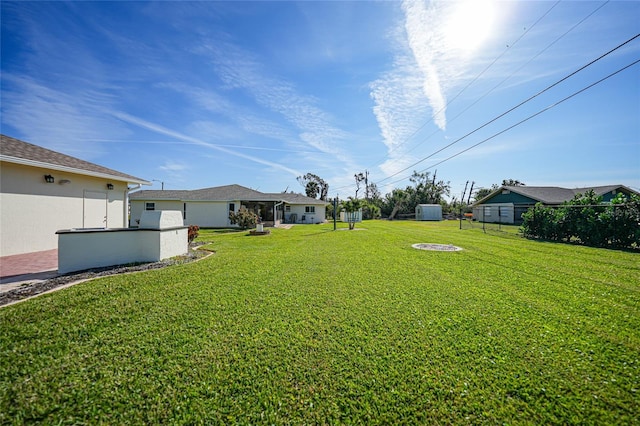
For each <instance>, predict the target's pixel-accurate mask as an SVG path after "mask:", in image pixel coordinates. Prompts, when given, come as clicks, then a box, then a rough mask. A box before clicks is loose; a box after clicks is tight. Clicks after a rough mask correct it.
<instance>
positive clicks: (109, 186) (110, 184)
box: [107, 183, 113, 191]
mask: <svg viewBox="0 0 640 426" xmlns="http://www.w3.org/2000/svg"><path fill="white" fill-rule="evenodd" d="M107 189H108V190H109V191H111V190H112V189H113V184H112V183H108V184H107Z"/></svg>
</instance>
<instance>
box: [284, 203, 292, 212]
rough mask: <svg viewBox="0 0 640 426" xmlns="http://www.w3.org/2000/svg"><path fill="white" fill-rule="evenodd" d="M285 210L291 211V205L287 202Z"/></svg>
mask: <svg viewBox="0 0 640 426" xmlns="http://www.w3.org/2000/svg"><path fill="white" fill-rule="evenodd" d="M284 211H285V212H290V211H291V206H290V205H289V204H287V205H286V206H284Z"/></svg>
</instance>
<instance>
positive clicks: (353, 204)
mask: <svg viewBox="0 0 640 426" xmlns="http://www.w3.org/2000/svg"><path fill="white" fill-rule="evenodd" d="M363 205H364V203H363V202H362V200H359V199H357V198H353V197H349V200H347V201H343V202H342V209H343V210H344V211H345V212H346V213H347V214H346V215H345V216H346V217H347V223H349V229H353V228H355V227H356V213H357V212H358V211H360V209H361V208H362V206H363Z"/></svg>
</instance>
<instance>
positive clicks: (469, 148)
mask: <svg viewBox="0 0 640 426" xmlns="http://www.w3.org/2000/svg"><path fill="white" fill-rule="evenodd" d="M639 36H640V34H639ZM636 37H638V36H636ZM637 63H640V59H637V60H635V61H634V62H632V63H630V64H629V65H626V66H625V67H622V68H620V69H619V70H617V71H615V72H613V73H611V74H609V75H607V76H606V77H603V78H601V79H600V80H598V81H596V82H595V83H592V84H590V85H588V86H586V87H584V88H582V89H580V90H578V91H577V92H574V93H572V94H571V95H569V96H567V97H565V98H563V99H561V100H559V101H557V102H555V103H553V104H551V105H549V106H548V107H546V108H543V109H541V110H540V111H538V112H536V113H535V114H532V115H530V116H528V117H527V118H525V119H523V120H520V121H519V122H517V123H515V124H513V125H511V126H509V127H507V128H506V129H503V130H501V131H499V132H498V133H495V134H493V135H491V136H489V137H488V138H486V139H483V140H481V141H480V142H478V143H476V144H474V145H471V146H470V147H468V148H465V149H463V150H462V151H459V152H457V153H455V154H453V155H451V156H449V157H447V158H445V159H444V160H441V161H439V162H437V163H436V164H433V165H431V166H429V167H427V168H426V169H424V170H421V171H420V173H424V172H425V171H427V170H429V169H432V168H434V167H436V166H439V165H440V164H442V163H444V162H447V161H449V160H451V159H452V158H455V157H457V156H459V155H461V154H464V153H465V152H467V151H470V150H471V149H473V148H476V147H477V146H479V145H482V144H483V143H485V142H488V141H490V140H491V139H493V138H495V137H497V136H500V135H501V134H503V133H506V132H508V131H509V130H511V129H513V128H515V127H517V126H519V125H521V124H523V123H525V122H527V121H529V120H531V119H533V118H535V117H537V116H539V115H540V114H542V113H544V112H546V111H549V110H550V109H552V108H555V107H557V106H558V105H560V104H562V103H564V102H566V101H568V100H569V99H571V98H573V97H575V96H577V95H579V94H580V93H582V92H584V91H586V90H588V89H591V88H592V87H594V86H596V85H598V84H600V83H602V82H603V81H605V80H608V79H609V78H611V77H613V76H615V75H616V74H619V73H621V72H622V71H624V70H626V69H628V68H631V67H632V66H634V65H636V64H637ZM405 170H406V169H405ZM405 179H406V177H404V178H402V179H399V180H397V181H394V182H391V183H390V184H389V185H391V184H394V183H398V182H402V181H403V180H405ZM376 184H377V183H376Z"/></svg>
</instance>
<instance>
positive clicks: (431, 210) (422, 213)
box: [416, 204, 442, 220]
mask: <svg viewBox="0 0 640 426" xmlns="http://www.w3.org/2000/svg"><path fill="white" fill-rule="evenodd" d="M416 220H442V206H441V205H440V204H418V205H417V206H416Z"/></svg>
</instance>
